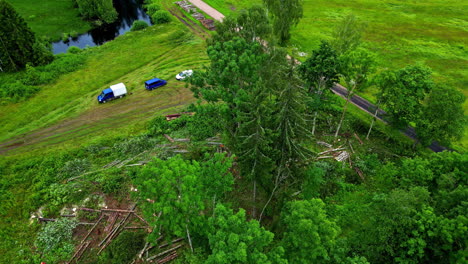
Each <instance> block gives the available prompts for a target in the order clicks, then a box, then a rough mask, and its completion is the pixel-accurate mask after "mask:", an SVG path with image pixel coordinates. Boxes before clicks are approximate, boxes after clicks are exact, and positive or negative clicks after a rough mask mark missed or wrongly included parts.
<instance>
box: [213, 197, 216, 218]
mask: <svg viewBox="0 0 468 264" xmlns="http://www.w3.org/2000/svg"><path fill="white" fill-rule="evenodd" d="M215 207H216V194H215V195H213V216H214V214H215Z"/></svg>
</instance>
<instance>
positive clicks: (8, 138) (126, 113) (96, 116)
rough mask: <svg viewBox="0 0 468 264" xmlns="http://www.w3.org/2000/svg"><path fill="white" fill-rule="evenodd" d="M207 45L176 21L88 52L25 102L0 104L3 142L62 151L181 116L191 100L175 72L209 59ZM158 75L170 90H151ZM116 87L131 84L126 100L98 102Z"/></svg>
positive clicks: (127, 36) (0, 139) (198, 64)
mask: <svg viewBox="0 0 468 264" xmlns="http://www.w3.org/2000/svg"><path fill="white" fill-rule="evenodd" d="M204 45H205V44H204V42H203V41H202V40H201V39H199V38H196V37H194V36H193V35H192V34H191V33H190V32H189V31H188V29H187V28H186V27H184V26H182V25H180V24H179V23H171V24H168V25H160V26H153V27H150V28H148V29H146V30H144V31H138V32H131V33H127V34H125V35H123V36H120V37H118V38H117V39H116V40H114V41H111V42H108V43H106V44H105V45H103V46H99V47H94V48H91V49H90V50H89V51H86V52H87V53H88V54H87V55H88V59H87V61H86V64H85V66H84V67H82V68H81V69H79V70H77V71H75V72H72V73H69V74H65V75H63V76H61V77H60V78H59V79H58V80H57V81H56V82H55V83H54V84H51V85H45V86H42V87H41V91H40V92H38V93H37V94H36V95H35V96H33V97H32V98H30V99H28V100H27V101H25V102H22V103H17V104H8V105H3V106H0V112H1V113H3V114H2V117H1V119H0V135H1V136H0V142H2V143H3V144H5V142H8V144H10V145H11V144H13V145H14V144H19V145H25V146H26V147H28V146H29V145H33V147H34V148H37V147H41V146H43V147H45V146H48V145H54V144H58V143H60V144H59V145H61V147H63V144H65V143H70V144H71V145H73V144H75V143H80V144H83V143H85V142H87V141H90V140H95V139H96V138H99V137H108V136H112V135H120V136H122V135H127V134H134V133H136V132H139V131H142V130H144V129H145V127H144V124H145V123H146V121H147V120H148V119H150V118H152V117H154V115H156V114H164V113H172V112H174V111H178V110H180V109H181V108H182V107H183V106H184V105H186V104H188V103H190V102H192V101H193V100H194V99H193V97H192V93H191V91H190V90H189V89H187V88H185V84H184V83H183V82H178V81H176V80H175V75H176V74H177V73H178V72H180V71H182V70H185V69H186V68H197V67H199V66H200V65H201V64H203V63H205V62H206V61H207V57H206V55H205V48H204ZM154 77H159V78H163V79H166V80H168V85H166V86H165V87H163V88H160V89H157V90H154V91H151V92H149V91H146V90H145V89H144V85H143V82H144V81H145V80H148V79H151V78H154ZM119 82H124V83H125V84H126V86H127V90H128V92H129V95H128V96H127V97H125V98H123V99H119V100H116V101H112V102H110V103H107V104H103V105H99V104H98V103H97V100H96V96H97V95H98V94H99V93H100V91H102V90H103V89H104V88H106V87H108V86H109V85H112V84H115V83H119ZM44 102H47V103H44ZM46 127H47V128H46ZM26 134H27V136H25V137H23V136H20V135H26ZM18 136H20V137H18ZM12 138H13V140H12ZM4 146H5V145H4ZM21 149H22V150H21V151H24V148H23V147H22V148H21ZM28 149H29V150H30V148H28Z"/></svg>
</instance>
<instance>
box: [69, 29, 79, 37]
mask: <svg viewBox="0 0 468 264" xmlns="http://www.w3.org/2000/svg"><path fill="white" fill-rule="evenodd" d="M70 37H72V38H77V37H78V32H76V31H72V32H70Z"/></svg>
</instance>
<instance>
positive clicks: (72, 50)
mask: <svg viewBox="0 0 468 264" xmlns="http://www.w3.org/2000/svg"><path fill="white" fill-rule="evenodd" d="M80 52H81V49H80V48H78V47H77V46H70V47H69V48H68V50H67V53H71V54H78V53H80Z"/></svg>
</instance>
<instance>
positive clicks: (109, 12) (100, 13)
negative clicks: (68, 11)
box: [72, 0, 118, 24]
mask: <svg viewBox="0 0 468 264" xmlns="http://www.w3.org/2000/svg"><path fill="white" fill-rule="evenodd" d="M72 1H74V3H75V6H77V7H78V9H79V10H80V14H81V15H82V16H83V18H84V19H88V20H98V21H102V22H104V23H107V24H109V23H112V22H114V21H115V20H116V19H117V17H118V14H117V11H116V10H115V8H114V4H113V2H112V0H72Z"/></svg>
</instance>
